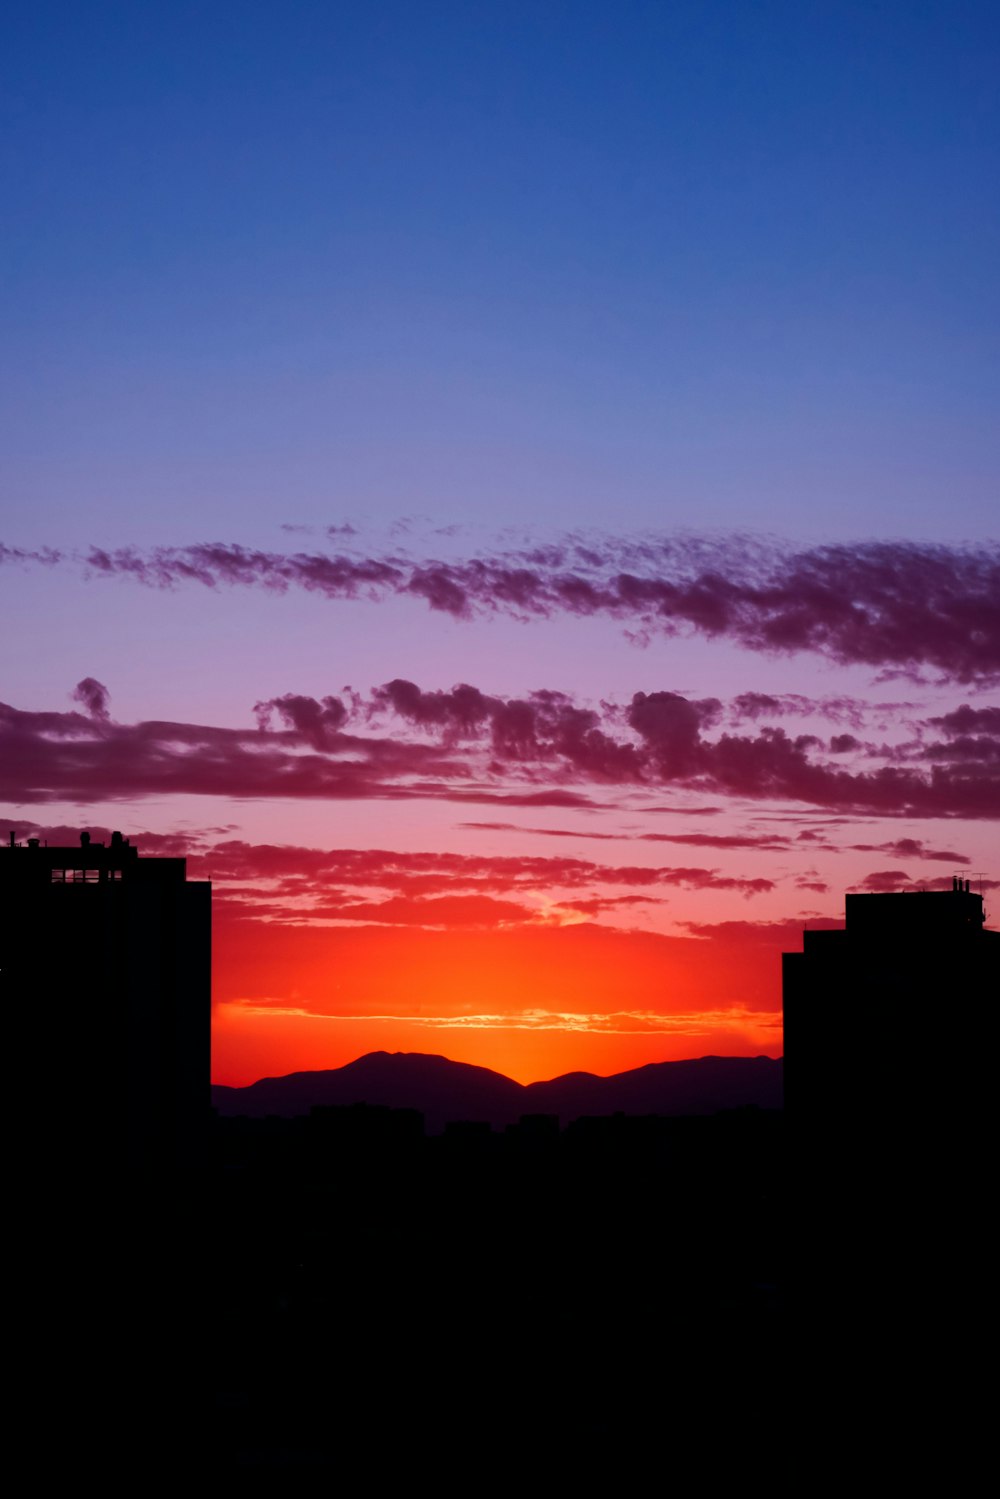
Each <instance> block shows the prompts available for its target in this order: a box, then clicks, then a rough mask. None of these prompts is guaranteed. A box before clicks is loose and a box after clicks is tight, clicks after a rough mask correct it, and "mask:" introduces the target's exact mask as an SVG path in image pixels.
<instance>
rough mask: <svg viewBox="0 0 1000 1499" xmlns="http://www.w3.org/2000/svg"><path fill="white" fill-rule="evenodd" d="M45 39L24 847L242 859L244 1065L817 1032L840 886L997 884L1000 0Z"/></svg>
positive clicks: (221, 956) (124, 26)
mask: <svg viewBox="0 0 1000 1499" xmlns="http://www.w3.org/2000/svg"><path fill="white" fill-rule="evenodd" d="M6 42H7V45H6V48H5V59H4V62H3V74H4V77H3V90H2V91H3V97H4V105H3V117H4V129H3V145H2V153H3V156H2V160H3V166H2V171H3V183H4V192H3V203H4V209H3V215H4V221H5V222H4V233H3V236H2V238H3V249H2V255H3V276H2V283H3V288H2V294H0V296H2V304H3V307H2V317H3V348H4V355H3V361H2V370H0V381H2V403H0V405H2V416H0V427H2V430H0V438H2V449H3V453H4V455H5V456H4V460H3V465H2V485H3V488H2V524H0V609H2V616H3V630H2V633H0V704H2V706H0V736H2V747H0V814H2V815H0V833H2V835H3V836H4V838H6V836H7V834H8V832H9V831H13V832H14V833H15V835H16V837H18V838H19V839H20V838H24V837H27V836H39V837H42V838H46V839H47V840H48V841H49V842H58V841H73V842H76V841H77V839H78V836H79V832H80V831H81V830H82V829H86V830H88V831H90V832H91V833H92V835H93V836H94V837H95V838H102V837H108V836H110V831H111V830H112V829H120V830H121V831H122V832H124V834H125V835H126V836H127V837H129V838H131V839H132V841H133V842H134V843H136V844H137V845H138V847H139V849H140V853H144V854H149V855H156V854H184V855H186V856H187V858H188V861H189V864H188V870H189V875H190V876H191V877H192V878H202V879H205V878H209V879H211V880H212V882H213V890H214V901H213V904H214V976H213V993H214V1000H213V1004H214V1028H213V1074H214V1077H215V1080H216V1081H218V1082H225V1083H247V1082H251V1081H253V1080H254V1079H255V1078H257V1077H260V1076H265V1075H275V1074H281V1073H285V1072H289V1071H293V1070H297V1069H301V1068H308V1067H326V1066H337V1065H341V1064H343V1063H345V1062H347V1061H350V1060H352V1059H353V1058H354V1057H356V1056H358V1055H360V1054H362V1053H364V1052H366V1051H371V1050H388V1051H396V1050H400V1051H431V1052H438V1053H443V1054H445V1055H447V1056H450V1057H453V1058H454V1059H456V1060H459V1061H468V1062H475V1063H477V1064H480V1065H484V1066H490V1067H494V1068H496V1069H497V1070H499V1071H503V1072H506V1073H508V1074H509V1075H510V1076H513V1077H516V1078H518V1079H519V1080H521V1081H531V1080H534V1079H538V1078H543V1077H551V1076H554V1075H556V1074H558V1073H560V1072H566V1071H570V1070H575V1069H577V1068H583V1069H586V1070H589V1071H594V1072H599V1073H610V1072H614V1071H618V1070H621V1069H623V1068H625V1067H631V1066H638V1065H642V1064H644V1063H647V1062H653V1061H661V1060H667V1059H670V1058H676V1057H689V1056H700V1055H706V1054H710V1053H714V1054H738V1055H757V1054H768V1055H780V1054H781V1050H782V1039H781V1013H780V1005H781V996H780V953H781V952H782V950H792V949H795V948H797V947H798V946H799V943H800V936H801V931H802V929H803V927H804V926H805V925H807V924H808V925H822V924H824V923H826V924H837V923H838V922H840V921H842V919H843V911H844V894H845V892H847V891H849V890H872V891H878V890H883V889H906V888H936V887H939V886H940V887H942V888H947V887H948V886H950V883H951V880H952V877H953V876H954V875H955V874H956V873H958V874H961V875H962V876H963V878H970V879H971V880H972V881H973V885H974V888H979V887H980V886H981V888H982V889H983V892H984V894H986V896H987V906H988V908H989V906H990V900H991V894H990V892H992V891H994V890H995V889H996V888H997V880H998V879H1000V861H998V860H997V855H996V850H997V846H998V845H997V838H996V827H997V818H998V817H1000V695H998V685H1000V547H998V541H997V533H998V529H1000V528H998V526H997V521H996V515H997V506H996V489H997V483H996V481H997V476H998V470H1000V463H998V453H997V446H998V444H997V423H996V419H995V413H996V409H997V396H998V392H997V369H998V359H997V353H998V347H997V326H998V322H997V294H998V293H997V277H996V274H995V266H996V264H997V260H998V239H1000V233H998V230H1000V213H998V199H997V193H996V182H997V165H998V163H997V156H998V151H997V138H998V129H997V123H998V122H997V112H998V106H997V99H996V90H995V79H996V71H997V63H998V60H1000V59H998V51H1000V46H998V43H1000V20H998V14H997V11H996V8H995V7H994V6H991V5H987V4H984V3H983V4H974V3H951V4H948V5H945V4H938V3H911V4H907V5H905V6H903V5H893V4H883V5H876V4H860V3H859V4H852V3H841V4H810V3H806V4H803V3H801V0H798V3H787V4H786V3H766V0H765V3H760V4H754V5H747V4H746V3H739V4H737V3H728V0H720V3H705V0H703V3H700V4H693V3H691V4H688V3H676V4H666V3H629V0H616V3H614V4H611V3H605V0H601V3H586V0H578V3H574V4H563V3H555V0H553V3H546V0H534V3H532V4H525V3H519V0H504V3H503V4H500V3H475V0H465V3H462V4H453V3H448V0H442V3H430V0H429V3H418V4H413V3H409V4H405V5H404V4H395V3H392V4H389V3H386V4H380V3H377V0H374V3H366V4H364V5H359V4H344V5H340V4H331V3H325V4H310V3H297V0H289V3H284V4H282V5H281V6H278V5H277V4H274V3H252V0H243V3H241V4H239V5H235V4H232V3H227V0H220V3H218V4H214V5H212V6H204V5H200V4H199V5H194V4H185V3H181V0H175V3H171V4H170V5H169V6H168V5H162V4H151V5H147V6H143V7H136V6H134V5H124V4H122V5H111V4H101V3H94V4H89V5H87V6H81V5H79V4H70V3H62V4H60V3H55V0H39V3H38V4H36V5H34V6H31V7H22V8H21V10H20V12H19V13H18V14H17V15H15V16H13V17H12V18H11V19H10V20H9V21H8V25H7V33H6ZM992 899H993V900H994V903H995V901H996V897H992ZM992 924H994V925H995V924H996V922H995V921H994V922H993V923H992ZM945 1027H946V1019H945V1018H944V1017H943V1018H942V1028H943V1031H944V1029H945ZM864 1028H865V1023H864V1016H863V1014H857V1013H854V1011H853V1010H852V1008H851V1006H850V1001H849V997H846V996H845V1003H844V1010H843V1013H842V1015H840V1016H839V1017H837V1020H836V1026H835V1029H836V1034H837V1037H838V1040H839V1041H840V1042H841V1043H842V1044H843V1045H844V1046H851V1045H860V1044H863V1042H864Z"/></svg>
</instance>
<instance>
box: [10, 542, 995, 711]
mask: <svg viewBox="0 0 1000 1499" xmlns="http://www.w3.org/2000/svg"><path fill="white" fill-rule="evenodd" d="M337 540H338V541H340V542H342V540H343V538H342V537H341V536H339V535H338V536H337ZM3 562H6V563H9V564H18V563H19V564H22V565H25V564H27V565H41V566H48V567H55V566H63V565H71V566H75V567H80V568H82V569H84V571H85V572H86V574H87V575H89V576H92V577H120V578H127V579H131V580H133V581H135V582H138V583H141V584H143V585H145V586H147V587H154V588H171V587H177V586H180V585H186V584H198V585H201V586H204V587H209V588H216V587H219V586H220V585H231V586H240V587H250V588H264V589H270V590H272V591H273V590H277V591H285V590H287V589H289V588H301V589H305V590H307V591H309V592H312V593H317V594H320V595H322V596H324V597H326V598H331V599H358V598H365V599H371V600H376V599H379V598H385V597H388V596H393V595H394V596H404V597H405V596H411V597H416V598H420V599H423V600H424V601H425V602H426V603H427V604H428V606H429V607H430V608H431V609H435V610H439V611H442V612H444V613H447V614H449V615H451V616H453V617H454V618H457V619H468V618H471V617H473V616H475V615H477V614H488V613H503V614H508V615H512V616H515V617H518V618H525V619H527V618H536V619H538V618H554V617H557V616H560V615H570V616H574V617H577V618H579V617H584V616H592V615H602V616H605V617H609V618H612V619H615V620H618V621H620V622H621V623H622V624H623V625H625V626H626V627H627V628H628V629H629V630H630V631H632V632H633V633H636V634H637V635H638V637H639V638H643V637H646V638H648V637H650V636H651V635H653V634H657V633H658V634H665V635H677V634H684V633H694V634H700V635H703V636H707V637H709V638H725V639H728V640H730V641H732V642H733V643H735V644H737V645H739V646H741V647H743V648H745V649H747V650H750V651H760V652H765V653H769V654H775V653H777V654H788V653H792V652H803V651H805V652H813V653H816V654H818V655H820V656H823V657H825V658H827V659H828V660H830V661H834V662H837V663H839V664H846V665H861V666H864V667H868V668H871V669H874V670H877V671H879V672H881V673H882V674H883V676H886V677H892V676H902V677H915V676H919V675H920V673H921V672H923V671H925V670H927V669H929V670H931V671H934V672H936V673H938V674H939V676H940V677H941V678H942V679H945V680H950V681H954V682H958V683H962V684H978V685H989V684H993V683H996V682H1000V546H998V545H996V544H994V543H989V542H981V543H978V544H976V545H970V546H965V547H958V546H950V547H949V546H944V545H941V544H932V543H916V542H905V541H895V542H875V541H867V542H857V543H855V544H852V545H845V544H840V545H830V546H818V547H811V548H806V549H802V550H798V551H796V550H794V549H792V548H790V547H782V546H780V545H779V544H777V543H776V542H772V541H764V540H759V539H755V538H748V537H746V536H732V537H728V538H724V539H719V540H715V539H706V538H697V537H680V538H677V539H639V540H635V541H628V540H622V539H616V538H609V537H602V538H596V539H577V538H568V539H566V540H564V541H562V542H560V543H557V544H554V545H551V546H542V547H535V548H529V549H524V550H521V551H508V552H503V551H501V552H497V553H495V554H493V555H483V556H475V557H471V558H465V559H458V560H454V559H452V560H448V559H433V558H422V559H418V560H414V559H412V558H408V557H406V556H403V555H399V554H397V553H389V554H386V555H381V556H378V555H373V556H368V555H364V554H362V553H350V552H344V551H339V552H323V551H315V552H295V553H279V552H273V551H265V550H259V549H255V548H249V547H245V546H241V545H239V544H238V543H223V542H214V543H198V544H195V545H192V546H182V547H155V548H151V549H148V550H145V551H143V550H140V549H137V548H133V547H119V548H116V549H112V550H108V549H105V548H102V547H91V548H89V549H87V550H85V551H83V552H76V551H59V550H58V549H52V548H39V549H34V550H32V549H30V548H18V547H5V546H3V545H2V544H0V563H3Z"/></svg>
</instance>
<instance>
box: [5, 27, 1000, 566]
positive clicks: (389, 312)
mask: <svg viewBox="0 0 1000 1499" xmlns="http://www.w3.org/2000/svg"><path fill="white" fill-rule="evenodd" d="M997 41H998V19H997V12H996V9H995V7H992V6H989V5H985V4H977V5H972V4H964V5H963V4H958V5H944V4H933V5H921V4H908V5H905V6H902V5H884V6H875V5H852V4H840V5H809V4H801V3H800V4H791V3H789V4H763V5H749V4H745V3H744V4H728V3H719V4H698V5H695V4H674V5H668V4H615V5H611V4H573V5H569V4H545V3H534V4H530V5H523V4H516V3H505V4H487V5H484V4H468V3H466V4H412V3H411V4H407V5H394V4H365V5H330V4H325V5H311V4H295V3H293V4H290V5H282V6H278V5H276V4H265V5H261V4H239V5H234V4H217V5H212V6H207V7H206V6H204V5H185V4H171V5H169V6H144V7H136V6H128V5H119V6H114V5H101V4H93V5H86V6H84V5H79V4H77V5H68V4H63V5H58V4H51V3H44V0H43V3H40V4H38V5H35V6H32V7H30V8H25V9H24V10H23V11H22V13H21V14H19V15H17V16H15V17H14V18H13V20H12V22H11V23H10V25H9V29H8V35H7V62H6V74H7V82H6V92H7V95H8V103H7V108H6V114H7V130H6V146H5V153H6V159H7V165H6V173H5V179H6V186H5V190H4V196H5V206H6V216H7V224H8V229H7V234H6V235H5V238H6V242H7V248H6V250H5V252H4V253H5V262H6V270H5V275H4V281H5V286H6V292H5V311H4V321H5V327H6V333H5V343H6V347H7V357H6V376H5V407H6V410H7V413H8V415H7V420H6V423H5V425H6V428H7V430H6V432H5V434H4V443H5V449H6V452H7V454H8V459H7V476H6V480H5V489H6V494H7V498H6V500H5V502H4V503H5V510H6V513H7V516H8V526H7V527H6V532H7V534H8V536H9V537H10V538H11V539H16V540H21V541H24V542H32V543H36V542H39V541H49V542H51V543H53V544H55V543H57V542H60V541H61V542H65V541H66V540H67V539H72V540H75V541H84V540H94V541H99V542H102V543H107V542H110V541H122V540H126V539H128V540H135V541H137V542H139V541H149V540H158V541H163V542H173V541H177V540H178V539H185V540H187V539H193V538H195V537H199V538H200V537H204V536H206V535H213V536H215V535H225V534H230V533H232V534H235V533H236V531H237V530H238V531H239V534H240V535H241V536H242V537H243V538H244V539H261V540H264V539H267V540H273V531H274V525H275V524H276V521H277V520H279V519H280V520H285V521H289V520H291V521H298V522H303V523H327V522H330V521H336V520H340V519H345V518H349V519H353V520H354V521H355V522H356V523H357V522H358V521H369V522H372V523H375V524H378V525H385V524H388V523H389V522H391V521H392V520H394V519H395V518H397V517H398V516H400V515H404V514H413V513H419V514H423V515H427V516H429V517H431V519H432V520H434V521H437V522H441V523H447V522H451V521H455V520H461V521H463V522H466V523H468V522H470V521H471V522H483V523H486V522H490V523H493V522H495V521H497V520H498V519H503V520H505V519H509V520H511V521H513V522H515V523H517V524H522V525H523V524H532V525H536V526H537V525H544V526H546V527H548V528H549V529H552V530H559V529H563V528H565V527H567V526H569V525H573V524H587V525H600V524H606V523H607V520H608V516H609V513H610V514H613V515H614V516H615V517H616V520H617V523H618V524H621V523H622V522H625V523H627V524H628V525H630V526H635V527H640V528H641V527H648V526H662V527H666V528H670V527H673V526H676V525H692V524H694V525H698V526H701V527H706V526H707V527H718V528H728V527H732V526H734V525H736V526H749V527H751V528H754V529H766V530H773V531H777V532H780V533H782V534H787V535H791V536H795V537H801V538H809V537H849V536H855V535H859V534H864V535H887V536H897V535H909V536H928V537H942V538H944V537H954V536H956V535H957V536H967V537H976V536H978V535H980V534H982V533H983V532H984V530H988V529H989V527H990V511H989V507H990V505H991V504H992V503H993V497H994V494H995V474H996V437H995V431H996V424H995V422H994V421H993V420H992V416H993V414H994V413H995V409H996V371H997V360H996V354H997V348H996V280H997V278H996V276H995V265H996V263H997V248H998V246H997V240H998V232H997V231H998V214H997V194H996V190H995V188H996V139H997V106H996V96H995V79H996V64H997V51H998V48H997Z"/></svg>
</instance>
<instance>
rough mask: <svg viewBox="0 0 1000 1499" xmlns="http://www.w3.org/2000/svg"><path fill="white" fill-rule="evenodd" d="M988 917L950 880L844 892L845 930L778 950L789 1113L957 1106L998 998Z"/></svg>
mask: <svg viewBox="0 0 1000 1499" xmlns="http://www.w3.org/2000/svg"><path fill="white" fill-rule="evenodd" d="M985 921H986V912H985V907H984V903H983V897H982V896H981V895H979V894H977V893H976V892H974V891H973V890H971V889H970V887H969V881H968V880H962V879H954V880H953V881H952V888H951V889H950V890H908V891H905V892H900V893H888V894H880V895H848V896H847V897H846V924H845V926H844V927H843V929H841V930H835V931H809V930H806V931H805V932H803V937H802V949H803V950H802V952H800V953H784V954H783V955H782V990H783V1004H784V1024H785V1069H786V1074H787V1096H788V1105H789V1108H790V1110H791V1111H792V1113H793V1115H794V1114H798V1116H799V1117H800V1119H801V1118H804V1117H809V1116H811V1117H814V1118H815V1117H818V1116H819V1115H820V1114H822V1115H824V1116H826V1117H828V1118H833V1117H835V1116H836V1115H838V1114H841V1115H842V1114H843V1113H845V1112H846V1111H850V1112H851V1113H852V1115H857V1114H859V1113H861V1112H864V1111H869V1112H876V1113H879V1114H883V1115H885V1114H887V1113H889V1112H892V1111H895V1112H898V1111H900V1110H907V1109H910V1108H914V1107H918V1106H919V1107H922V1108H923V1109H924V1111H925V1112H926V1111H927V1110H935V1109H937V1110H943V1109H951V1110H954V1109H955V1108H956V1107H957V1106H960V1100H961V1097H962V1092H963V1088H966V1089H967V1091H971V1090H969V1089H968V1085H969V1083H970V1079H971V1073H972V1068H973V1063H972V1056H971V1055H970V1053H971V1054H973V1055H974V1054H975V1053H976V1052H977V1051H978V1050H979V1049H980V1048H982V1047H983V1046H985V1045H986V1044H988V1043H987V1037H988V1036H989V1037H990V1038H991V1037H992V1014H993V1009H994V1008H995V1006H996V1001H997V997H998V994H1000V932H994V931H989V930H987V929H986V926H985ZM973 1017H975V1019H974V1018H973ZM970 1022H972V1023H971V1026H970ZM956 1060H957V1062H958V1066H959V1068H960V1071H961V1075H960V1076H958V1077H956V1076H955V1075H954V1068H955V1065H956ZM949 1066H950V1067H951V1075H949Z"/></svg>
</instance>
